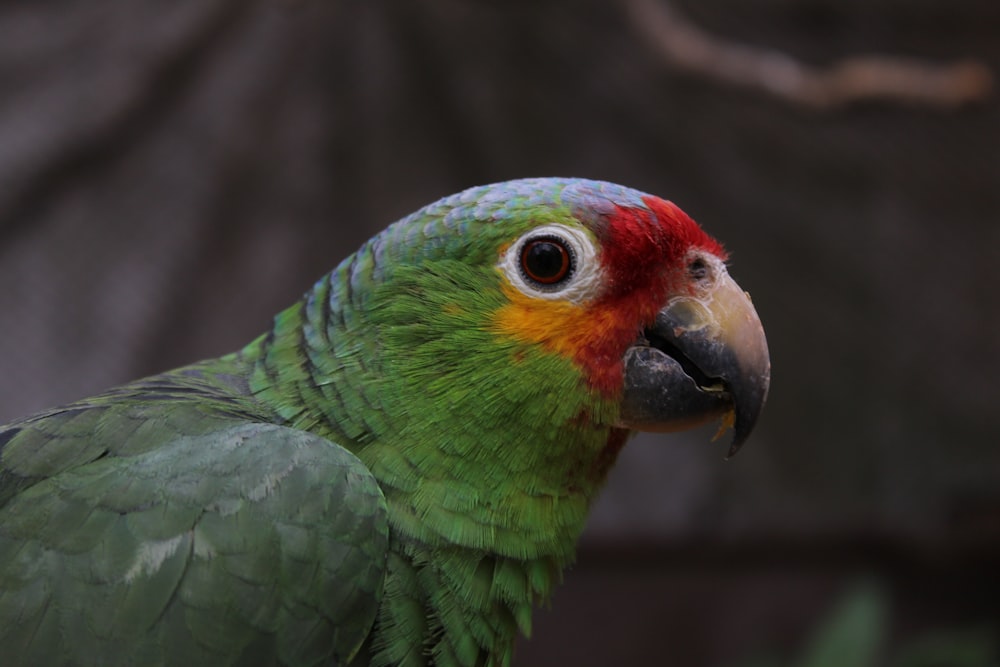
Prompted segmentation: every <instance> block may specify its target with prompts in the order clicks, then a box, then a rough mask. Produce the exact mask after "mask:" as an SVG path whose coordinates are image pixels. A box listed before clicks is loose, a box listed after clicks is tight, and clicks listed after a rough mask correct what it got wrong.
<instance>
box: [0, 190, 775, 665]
mask: <svg viewBox="0 0 1000 667" xmlns="http://www.w3.org/2000/svg"><path fill="white" fill-rule="evenodd" d="M728 261H729V260H728V255H727V252H726V250H725V249H724V248H723V246H722V245H721V244H720V243H719V242H718V241H716V240H715V239H714V238H713V237H711V236H709V235H708V233H707V232H705V231H704V230H703V229H702V228H701V227H700V226H699V225H698V224H697V223H695V222H694V221H693V220H692V219H691V218H690V217H689V216H688V215H687V214H685V213H684V212H683V211H682V210H681V209H680V208H679V207H678V206H677V205H675V204H673V203H672V202H670V201H668V200H665V199H662V198H659V197H657V196H654V195H649V194H646V193H643V192H640V191H638V190H634V189H631V188H628V187H625V186H620V185H616V184H612V183H608V182H604V181H596V180H588V179H578V178H526V179H519V180H512V181H506V182H501V183H495V184H492V185H485V186H478V187H473V188H470V189H467V190H465V191H462V192H460V193H458V194H454V195H451V196H448V197H445V198H443V199H441V200H439V201H437V202H435V203H432V204H430V205H428V206H425V207H424V208H422V209H420V210H418V211H417V212H415V213H413V214H411V215H409V216H407V217H404V218H402V219H400V220H399V221H397V222H395V223H393V224H392V225H390V226H388V227H387V228H386V229H385V230H384V231H382V232H381V233H379V234H377V235H375V236H374V237H372V238H371V239H370V240H368V241H367V242H365V243H364V244H363V245H362V246H361V247H360V249H358V250H357V251H356V252H355V253H354V254H352V255H350V256H348V257H347V258H346V259H344V260H343V261H342V262H341V263H340V264H339V265H338V266H337V267H336V268H335V269H334V270H333V271H331V272H330V273H328V274H326V275H324V276H323V277H322V278H320V279H319V280H318V281H317V282H316V283H315V284H314V285H313V287H312V288H311V289H309V290H308V291H307V292H306V293H305V295H304V296H303V297H302V298H301V299H300V300H299V301H297V302H296V303H295V304H294V305H292V306H291V307H289V308H287V309H286V310H284V311H282V312H281V313H279V314H278V315H277V316H275V317H274V319H273V322H272V324H271V326H270V328H269V329H268V330H267V331H266V332H265V333H263V334H262V335H260V336H259V337H257V338H255V339H254V340H252V341H251V342H250V343H249V344H247V345H246V346H245V347H243V348H242V349H240V350H238V351H236V352H232V353H229V354H226V355H224V356H221V357H219V358H215V359H210V360H206V361H201V362H197V363H193V364H191V365H188V366H184V367H182V368H179V369H176V370H171V371H168V372H164V373H161V374H158V375H153V376H150V377H147V378H145V379H140V380H137V381H134V382H130V383H127V384H124V385H121V386H119V387H117V388H114V389H110V390H108V391H105V392H104V393H100V394H97V395H95V396H93V397H90V398H85V399H82V400H77V401H76V402H72V403H69V404H66V405H64V406H61V407H55V408H52V409H47V410H44V411H42V412H39V413H37V414H34V415H32V416H28V417H25V418H21V419H18V420H16V421H13V422H11V423H9V424H6V425H4V426H0V656H2V657H0V662H2V663H3V664H4V665H46V666H52V665H144V666H155V665H184V666H191V665H213V666H214V665H288V666H292V665H296V666H298V665H351V666H358V667H360V666H372V667H386V666H390V665H392V666H403V667H418V666H429V665H434V666H436V667H473V666H482V667H488V666H501V665H502V666H507V665H510V664H511V662H512V656H513V652H514V644H515V641H516V640H517V638H518V637H519V636H521V635H524V636H528V635H530V633H531V627H532V612H533V610H534V609H535V608H536V607H538V606H539V605H543V604H546V603H547V602H548V601H549V600H550V597H551V595H552V592H553V589H554V588H555V587H556V585H557V584H559V583H560V581H561V579H562V577H563V574H564V572H565V571H566V570H567V568H568V567H569V566H570V565H571V564H572V563H573V561H574V555H575V550H576V544H577V541H578V538H579V537H580V535H581V532H582V531H583V528H584V525H585V522H586V518H587V514H588V510H589V508H590V507H591V505H592V503H593V501H594V498H595V497H596V496H597V493H598V491H599V490H600V489H601V487H602V485H603V484H604V482H605V480H606V478H607V476H608V472H609V470H610V469H611V468H612V466H613V465H614V463H615V461H616V458H617V457H618V455H619V452H620V451H621V450H622V448H623V446H624V445H625V444H626V441H627V440H628V439H629V438H630V436H632V435H633V434H634V433H636V432H638V431H649V432H662V433H666V432H672V431H680V430H685V429H689V428H692V427H695V426H699V425H702V424H706V423H710V422H713V421H718V422H719V424H720V433H722V432H724V431H727V430H729V429H731V430H732V442H731V446H730V449H729V454H730V455H732V454H735V452H736V451H737V449H739V447H740V446H741V445H742V444H743V443H744V442H745V441H746V439H747V438H748V436H749V435H750V433H751V431H752V430H753V428H754V426H755V424H756V422H757V421H758V417H759V415H760V414H761V411H762V409H763V406H764V403H765V401H766V398H767V393H768V389H769V384H770V374H771V370H770V356H769V353H768V348H767V342H766V339H765V335H764V330H763V327H762V324H761V321H760V318H759V316H758V314H757V312H756V310H755V308H754V306H753V304H752V302H751V300H750V298H749V295H748V293H747V292H745V291H744V290H743V289H742V288H740V287H739V286H738V284H737V283H736V282H735V281H734V280H733V278H732V277H731V276H730V275H729V270H728Z"/></svg>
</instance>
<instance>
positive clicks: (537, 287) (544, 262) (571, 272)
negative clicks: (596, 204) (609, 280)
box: [497, 223, 602, 303]
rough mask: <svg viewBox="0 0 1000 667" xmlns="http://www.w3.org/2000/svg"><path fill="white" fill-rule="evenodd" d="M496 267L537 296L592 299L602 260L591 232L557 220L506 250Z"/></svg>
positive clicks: (576, 300) (525, 290) (596, 289)
mask: <svg viewBox="0 0 1000 667" xmlns="http://www.w3.org/2000/svg"><path fill="white" fill-rule="evenodd" d="M497 268H498V269H499V270H500V271H501V273H503V274H504V275H505V276H506V277H507V280H508V281H509V282H510V284H511V285H512V286H514V287H516V288H517V289H518V290H520V291H521V292H523V293H525V294H527V295H528V296H531V297H535V298H538V299H553V300H556V299H558V300H566V301H573V302H576V303H582V302H585V301H589V300H590V299H592V298H594V297H595V296H596V293H597V292H598V291H599V290H600V287H601V284H602V280H601V275H602V269H601V262H600V260H599V259H598V256H597V249H596V248H595V247H594V240H593V238H591V236H590V234H589V233H588V232H587V231H586V230H584V229H582V228H580V227H570V226H569V225H562V224H558V223H553V224H548V225H542V226H540V227H535V228H534V229H532V230H531V231H529V232H528V233H527V234H524V235H523V236H522V237H521V238H519V239H517V240H516V241H514V242H513V243H511V244H510V245H509V246H507V248H506V249H505V250H504V251H503V254H502V255H501V257H500V263H499V264H498V265H497Z"/></svg>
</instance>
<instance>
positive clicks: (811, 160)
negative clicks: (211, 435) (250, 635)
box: [0, 0, 1000, 667]
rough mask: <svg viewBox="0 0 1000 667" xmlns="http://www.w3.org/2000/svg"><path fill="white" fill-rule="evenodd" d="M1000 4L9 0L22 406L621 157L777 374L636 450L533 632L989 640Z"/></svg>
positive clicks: (576, 641)
mask: <svg viewBox="0 0 1000 667" xmlns="http://www.w3.org/2000/svg"><path fill="white" fill-rule="evenodd" d="M998 36H1000V3H997V2H995V0H952V1H951V2H947V3H944V2H932V1H930V0H866V1H865V2H860V1H856V0H850V1H844V0H841V1H840V2H830V1H829V0H742V1H740V2H737V1H736V0H711V1H708V0H703V1H702V2H695V1H694V0H687V1H685V2H674V3H670V4H668V3H667V2H666V1H663V0H620V1H618V2H599V1H597V0H577V1H576V2H572V3H570V2H565V1H564V2H556V1H554V0H534V1H532V2H525V1H514V0H508V1H506V2H502V1H500V0H479V1H474V0H464V1H463V0H384V1H378V0H368V1H366V2H362V1H361V0H286V1H281V0H181V1H176V0H175V1H172V2H164V1H162V0H132V1H131V2H128V3H123V2H111V1H108V0H95V1H92V2H87V3H79V2H76V3H74V2H65V1H61V2H60V1H57V2H47V3H3V4H2V5H0V91H2V95H0V313H2V315H0V368H2V369H3V370H2V373H0V421H6V420H8V419H12V418H14V417H17V416H20V415H22V414H26V413H29V412H31V411H34V410H37V409H40V408H43V407H46V406H48V405H52V404H57V403H60V402H66V401H70V400H73V399H76V398H79V397H82V396H84V395H87V394H89V393H92V392H96V391H99V390H101V389H103V388H106V387H109V386H111V385H114V384H117V383H121V382H124V381H127V380H130V379H133V378H136V377H139V376H142V375H146V374H150V373H154V372H157V371H161V370H165V369H167V368H170V367H174V366H178V365H181V364H184V363H187V362H190V361H194V360H197V359H201V358H205V357H210V356H216V355H219V354H221V353H224V352H228V351H231V350H234V349H236V348H238V347H240V346H242V345H243V344H245V343H246V342H248V341H250V340H251V339H252V338H254V337H255V336H256V335H257V334H258V333H260V332H262V331H263V330H264V329H265V328H266V327H267V326H268V323H269V320H270V317H271V316H272V315H273V314H274V313H276V312H277V311H278V310H280V309H282V308H283V307H285V306H286V305H289V304H290V303H291V302H292V301H294V300H295V299H297V298H298V297H299V296H300V294H301V293H302V292H303V291H304V290H305V289H307V288H308V287H309V286H310V285H311V284H312V282H313V281H314V280H315V279H316V278H318V277H319V276H320V275H322V274H323V273H325V272H327V271H329V270H330V269H331V268H332V267H333V266H334V265H335V264H337V263H338V262H339V261H340V260H341V259H342V258H343V257H345V256H346V255H347V254H348V253H350V252H351V251H353V249H354V248H356V247H357V246H358V245H359V244H360V243H361V242H362V241H363V240H364V239H366V238H368V237H369V236H370V235H372V234H373V233H375V232H376V231H378V230H380V229H381V228H382V227H384V226H385V225H386V224H388V223H389V222H391V221H393V220H395V219H396V218H398V217H401V216H402V215H405V214H406V213H409V212H411V211H412V210H414V209H416V208H418V207H420V206H421V205H423V204H426V203H429V202H430V201H433V200H435V199H437V198H438V197H440V196H443V195H446V194H450V193H452V192H455V191H458V190H461V189H463V188H465V187H468V186H472V185H477V184H482V183H486V182H492V181H498V180H504V179H508V178H516V177H523V176H554V175H565V176H583V177H590V178H599V179H605V180H611V181H616V182H620V183H623V184H626V185H630V186H633V187H636V188H639V189H642V190H645V191H648V192H652V193H655V194H658V195H661V196H663V197H666V198H668V199H672V200H673V201H675V202H676V203H678V204H679V205H680V206H681V207H682V208H684V209H685V210H686V211H687V212H688V213H689V214H690V215H692V216H693V217H694V218H695V219H696V220H698V221H699V222H700V223H701V224H702V225H703V226H704V227H705V228H706V229H708V230H709V232H711V233H712V234H713V235H715V236H717V237H718V238H720V239H721V240H722V241H723V242H724V243H725V244H726V246H727V247H728V249H729V250H730V252H731V256H732V265H731V271H732V273H733V275H734V276H735V277H736V278H737V280H738V281H739V282H740V284H741V285H742V286H743V287H745V288H746V289H748V290H750V292H751V293H752V295H753V298H754V303H755V304H756V306H757V308H758V310H759V312H760V315H761V317H762V319H763V321H764V325H765V328H766V329H767V334H768V338H769V342H770V346H771V353H772V361H773V384H772V389H771V398H770V402H769V405H768V407H767V409H766V410H765V412H764V415H763V418H762V420H761V422H760V424H759V427H758V431H757V432H756V434H755V436H754V437H753V438H752V439H751V442H750V443H749V445H748V446H747V447H746V448H745V449H744V450H743V451H742V452H741V453H740V455H739V456H738V457H736V458H735V459H733V460H731V461H728V462H727V461H723V455H724V453H725V448H726V445H725V444H724V443H721V442H720V443H715V444H710V443H709V440H710V438H711V436H712V429H707V430H703V431H698V432H695V433H691V434H685V435H680V436H669V437H667V436H658V437H640V438H638V439H636V441H635V442H634V443H632V444H631V445H630V447H628V448H627V449H626V451H625V452H624V453H623V455H622V457H621V460H620V464H619V465H618V467H617V468H616V469H615V471H614V473H613V475H612V477H611V479H610V481H609V483H608V486H607V489H606V492H605V493H604V495H603V496H602V498H601V499H600V501H599V502H598V504H597V506H596V507H595V510H594V513H593V516H592V521H591V524H590V526H589V528H588V531H587V533H586V535H585V538H584V541H583V544H582V545H581V549H580V553H579V558H578V563H577V565H576V567H575V568H574V569H573V570H571V571H570V572H568V574H567V576H566V581H565V584H564V585H563V587H562V588H560V589H559V590H558V591H557V593H556V595H555V598H554V600H553V603H552V606H551V609H548V610H542V611H540V612H539V613H538V614H537V616H536V625H535V631H534V633H533V637H532V638H531V640H530V641H524V642H522V643H521V645H520V646H519V649H518V654H517V658H516V662H515V664H516V665H517V666H519V667H534V666H541V665H557V664H566V665H577V666H589V665H595V666H596V665H619V664H626V665H640V664H641V665H647V664H649V665H671V666H673V667H684V666H688V665H690V666H692V667H706V666H707V667H715V666H720V667H730V666H731V667H741V666H750V665H757V666H764V665H768V666H778V665H789V666H791V665H801V666H803V667H805V666H810V665H811V666H816V667H819V666H829V667H853V666H856V665H892V666H904V665H909V666H911V667H916V666H921V665H922V666H924V667H930V666H932V665H934V666H940V667H946V666H952V665H969V666H970V667H972V666H975V667H984V666H990V665H993V666H995V665H997V664H998V650H997V639H998V628H1000V602H998V600H1000V574H998V571H1000V567H998V566H1000V409H998V401H997V399H998V398H1000V392H998V390H997V382H998V377H1000V306H998V297H997V294H996V293H997V288H998V286H1000V280H998V275H997V274H998V267H1000V101H998V99H1000V98H998V95H997V94H996V92H995V91H992V90H991V88H990V84H991V80H992V83H993V85H994V86H995V84H996V81H995V80H993V79H991V77H995V76H996V75H997V73H998V72H1000V38H998ZM859 57H861V58H860V60H859V59H858V58H859Z"/></svg>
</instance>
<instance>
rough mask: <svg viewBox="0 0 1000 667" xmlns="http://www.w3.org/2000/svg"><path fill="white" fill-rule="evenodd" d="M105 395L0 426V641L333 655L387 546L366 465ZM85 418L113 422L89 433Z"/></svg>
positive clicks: (177, 659)
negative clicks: (123, 404)
mask: <svg viewBox="0 0 1000 667" xmlns="http://www.w3.org/2000/svg"><path fill="white" fill-rule="evenodd" d="M154 406H155V402H154ZM116 407H117V406H111V408H109V407H107V406H89V407H85V408H83V409H80V410H73V409H64V410H63V411H62V412H59V411H53V412H50V413H48V414H46V415H44V416H43V417H42V418H40V419H37V420H35V421H34V422H32V421H31V420H25V421H22V422H19V423H15V424H12V425H9V426H8V427H6V429H0V445H2V446H3V450H2V452H0V453H2V458H0V462H2V464H3V465H2V466H0V490H2V491H3V494H4V495H5V496H7V498H6V503H5V505H4V506H3V507H2V508H0V512H2V513H3V514H4V515H5V516H4V517H3V521H2V522H0V654H3V655H6V656H19V658H20V659H21V661H22V662H21V664H37V665H43V664H44V665H69V664H83V663H86V664H104V665H124V664H130V665H131V664H142V665H162V664H167V663H168V662H169V663H170V664H184V665H202V664H212V665H224V664H237V663H239V664H243V663H246V662H247V661H250V662H252V663H253V664H257V663H258V662H260V663H263V664H272V662H274V663H277V664H289V665H293V664H295V665H298V664H303V665H313V664H330V662H331V660H332V662H333V664H342V663H346V662H348V661H350V659H351V658H352V656H353V655H354V654H355V653H357V652H358V650H359V648H360V647H361V645H362V643H363V642H364V640H365V638H366V637H367V635H368V633H369V632H370V630H371V627H372V624H373V622H374V619H375V614H376V610H377V608H378V604H379V601H380V598H381V591H382V583H383V580H384V576H385V567H386V552H387V549H388V521H387V517H386V504H385V499H384V497H383V495H382V492H381V490H380V489H379V486H378V484H377V483H376V481H375V479H374V478H373V477H372V475H371V473H370V472H369V471H368V469H367V468H366V467H365V466H364V465H363V464H362V463H361V462H360V461H359V460H358V459H357V458H356V457H355V456H354V455H353V454H351V453H350V452H348V451H347V450H346V449H344V448H343V447H341V446H339V445H337V444H334V443H332V442H330V441H329V440H326V439H324V438H321V437H319V436H316V435H313V434H311V433H307V432H305V431H300V430H295V429H291V428H286V427H283V426H278V425H274V424H269V423H259V422H253V421H246V420H240V419H234V418H232V417H230V416H222V417H220V416H218V414H216V415H214V416H207V415H206V414H205V412H204V411H203V410H198V409H195V408H192V407H189V406H170V405H168V406H165V407H164V406H159V407H160V409H161V411H162V413H163V414H161V415H160V416H159V417H156V414H155V410H154V412H152V413H151V412H150V408H149V406H148V404H147V405H146V406H141V405H139V406H133V407H132V408H131V409H132V410H133V411H136V410H138V411H141V412H142V413H143V414H142V415H141V418H137V419H134V420H131V421H132V424H131V427H127V424H126V422H128V421H129V420H128V419H127V418H125V417H124V415H122V414H121V411H119V410H116V409H115V408H116ZM109 413H110V414H109ZM113 413H118V414H113ZM88 415H89V416H88ZM109 419H110V421H112V422H114V424H113V426H112V427H111V428H108V424H107V422H108V421H109ZM73 424H76V428H73ZM177 424H187V425H189V427H188V428H186V429H178V428H173V427H176V425H177ZM191 425H195V426H191ZM130 430H131V433H130V434H129V435H128V436H126V437H125V438H124V439H122V438H121V435H120V434H121V433H126V432H129V431H130ZM102 432H105V433H116V434H118V435H117V436H115V441H114V443H113V444H111V445H110V446H106V445H102V442H101V441H102V438H101V433H102ZM165 433H166V435H165ZM151 442H155V443H156V445H155V446H152V447H151V446H150V444H149V443H151ZM3 500H4V498H0V505H3ZM168 646H169V649H170V650H169V652H168V651H167V650H166V648H167V647H168ZM168 653H169V655H170V658H169V659H168V658H166V657H165V656H166V655H167V654H168Z"/></svg>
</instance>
